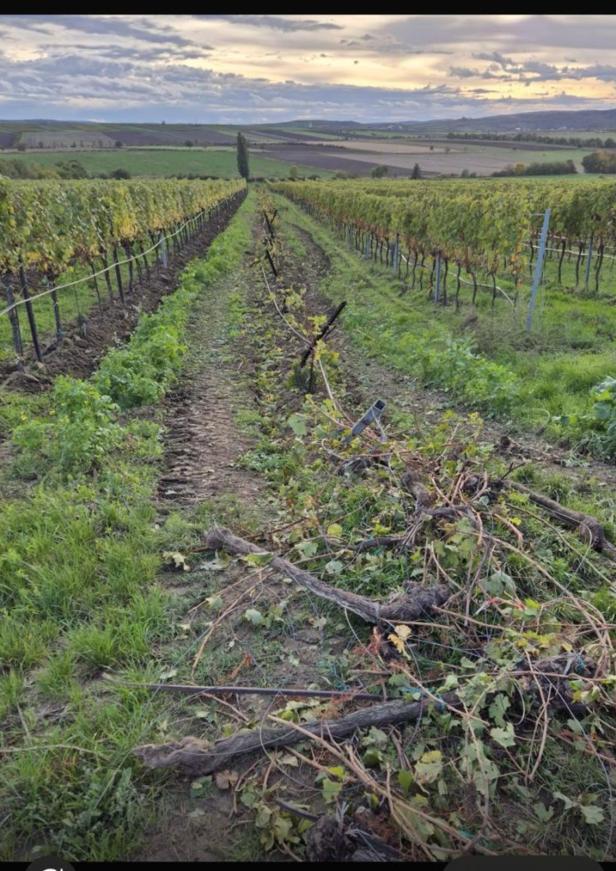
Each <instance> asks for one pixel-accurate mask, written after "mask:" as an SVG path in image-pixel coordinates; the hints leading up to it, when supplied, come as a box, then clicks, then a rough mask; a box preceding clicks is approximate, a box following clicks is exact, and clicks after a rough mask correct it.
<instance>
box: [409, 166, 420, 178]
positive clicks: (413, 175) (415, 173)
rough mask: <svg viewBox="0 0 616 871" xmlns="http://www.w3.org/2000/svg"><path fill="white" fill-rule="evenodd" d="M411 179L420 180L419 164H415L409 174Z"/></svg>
mask: <svg viewBox="0 0 616 871" xmlns="http://www.w3.org/2000/svg"><path fill="white" fill-rule="evenodd" d="M411 178H421V170H420V168H419V164H418V163H416V164H415V166H414V167H413V172H412V173H411Z"/></svg>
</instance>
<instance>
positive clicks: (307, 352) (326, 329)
mask: <svg viewBox="0 0 616 871" xmlns="http://www.w3.org/2000/svg"><path fill="white" fill-rule="evenodd" d="M345 306H346V300H345V301H344V302H341V303H340V305H339V306H338V308H337V309H336V311H335V312H334V313H333V314H332V315H330V317H329V319H328V321H327V323H326V324H325V326H324V327H323V328H322V329H321V330H320V332H319V333H318V335H316V336H315V337H314V339H313V340H312V341H311V343H310V345H309V346H308V347H307V348H306V350H305V351H304V353H303V354H302V359H301V362H300V364H299V366H300V369H303V368H304V366H305V365H306V361H307V360H308V357H309V356H310V355H311V353H312V352H313V350H314V348H315V346H316V344H317V342H320V341H321V339H323V338H325V336H326V335H327V333H328V332H329V331H330V330H331V328H332V326H333V325H334V321H335V320H336V318H337V317H338V315H339V314H340V312H341V311H342V310H343V309H344V307H345Z"/></svg>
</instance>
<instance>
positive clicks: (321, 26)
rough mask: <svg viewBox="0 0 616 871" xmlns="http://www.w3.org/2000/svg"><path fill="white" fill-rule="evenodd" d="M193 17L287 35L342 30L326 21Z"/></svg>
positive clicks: (255, 16) (269, 16)
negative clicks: (228, 22)
mask: <svg viewBox="0 0 616 871" xmlns="http://www.w3.org/2000/svg"><path fill="white" fill-rule="evenodd" d="M195 17H196V18H201V19H211V18H218V19H220V20H223V21H230V22H233V23H235V24H243V25H246V26H248V27H268V28H271V29H272V30H282V31H285V32H287V33H293V32H296V31H300V30H305V31H314V30H343V29H344V28H343V27H342V25H340V24H332V23H330V22H328V21H315V20H314V19H310V18H304V19H299V20H293V19H290V18H279V17H278V16H275V15H197V16H195Z"/></svg>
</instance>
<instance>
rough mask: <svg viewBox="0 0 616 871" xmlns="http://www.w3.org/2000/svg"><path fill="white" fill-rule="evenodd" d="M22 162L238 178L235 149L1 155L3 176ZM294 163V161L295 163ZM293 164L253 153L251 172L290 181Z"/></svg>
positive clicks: (308, 169)
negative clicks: (9, 164)
mask: <svg viewBox="0 0 616 871" xmlns="http://www.w3.org/2000/svg"><path fill="white" fill-rule="evenodd" d="M9 158H10V159H11V160H15V159H17V160H21V161H23V162H24V163H39V164H43V165H45V166H54V165H55V164H56V163H58V162H59V161H65V160H78V161H79V162H80V163H81V164H82V165H83V166H84V167H85V168H86V170H87V171H88V172H89V173H93V174H96V173H101V172H104V173H109V172H113V171H114V170H116V169H126V170H127V171H128V172H130V174H131V175H133V176H168V175H185V174H189V173H198V174H202V175H212V176H218V177H220V178H232V177H236V176H237V175H238V172H237V163H236V156H235V149H230V150H227V149H220V150H219V149H204V148H173V149H168V150H164V149H162V148H151V149H150V148H144V149H138V148H129V149H122V148H117V149H114V150H112V151H109V150H101V151H93V150H91V149H89V150H84V151H81V150H79V149H76V148H70V149H68V150H66V151H37V152H32V153H28V152H26V153H25V154H24V153H21V152H20V153H19V154H16V153H12V154H10V155H0V174H1V172H2V161H3V160H7V159H9ZM292 163H294V161H292ZM290 166H291V163H289V162H288V161H286V162H285V161H283V160H279V159H277V158H275V157H264V156H262V155H260V154H257V153H254V152H252V153H251V155H250V172H251V174H252V175H254V176H266V177H276V178H281V177H284V178H287V177H288V175H289V168H290ZM297 168H298V170H299V174H300V175H323V176H327V175H330V173H329V172H328V171H327V170H319V169H317V168H315V167H313V166H305V165H300V164H297Z"/></svg>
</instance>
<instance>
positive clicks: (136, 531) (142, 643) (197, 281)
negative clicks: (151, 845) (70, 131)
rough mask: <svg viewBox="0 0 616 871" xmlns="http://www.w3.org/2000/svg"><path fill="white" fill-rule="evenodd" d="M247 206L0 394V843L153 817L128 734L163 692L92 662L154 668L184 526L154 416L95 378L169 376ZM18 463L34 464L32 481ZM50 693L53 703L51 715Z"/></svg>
mask: <svg viewBox="0 0 616 871" xmlns="http://www.w3.org/2000/svg"><path fill="white" fill-rule="evenodd" d="M253 213H254V201H253V197H252V196H250V195H249V198H248V199H247V201H246V202H245V203H244V204H243V205H242V206H241V208H240V210H239V211H238V213H237V214H236V216H234V218H233V219H232V221H231V224H230V225H229V227H228V228H227V230H226V231H225V232H224V233H223V234H221V236H219V237H218V238H217V239H216V240H215V242H214V243H213V244H212V246H211V248H210V250H209V252H208V255H207V257H206V258H204V259H203V260H200V261H193V262H192V263H191V264H190V265H189V266H188V267H187V269H186V270H185V271H184V273H183V274H182V276H181V279H180V283H179V289H178V290H177V291H176V292H175V293H174V294H171V295H170V296H168V297H166V298H165V301H164V302H163V304H162V305H161V306H160V307H159V309H158V311H157V312H156V313H154V314H152V315H149V316H147V317H145V318H143V319H142V320H141V321H140V324H139V327H138V329H137V331H136V333H135V334H134V337H133V340H132V341H131V342H130V343H129V346H128V348H127V349H126V350H115V351H112V352H110V354H109V355H108V356H107V358H105V360H104V361H103V364H102V367H101V370H100V371H99V373H96V374H95V375H94V376H93V378H92V380H91V381H90V382H83V381H79V380H77V379H69V378H66V379H59V381H58V383H57V387H56V388H55V389H54V391H53V392H52V393H48V394H45V395H43V396H38V397H28V396H25V395H18V394H17V395H16V394H8V393H2V395H1V396H0V400H1V402H0V427H1V429H2V434H3V435H4V436H5V437H8V438H10V439H12V440H13V454H14V457H15V460H16V462H15V464H14V466H13V467H12V469H11V470H7V469H6V468H5V469H4V470H3V475H4V481H3V483H4V485H5V487H6V490H7V493H8V494H14V493H15V491H17V494H18V495H7V496H6V498H5V499H4V501H3V503H2V505H1V507H0V534H1V536H2V541H3V544H4V548H3V553H2V556H1V557H0V616H1V619H0V662H1V663H2V674H1V675H0V719H1V721H2V737H1V738H0V760H1V762H2V783H1V784H0V805H1V806H2V808H3V811H2V815H3V826H2V834H1V835H0V857H2V858H4V859H14V858H16V857H23V858H26V857H31V856H32V855H33V854H34V853H35V852H38V853H41V852H42V853H49V852H51V851H54V852H57V853H59V854H60V855H63V856H65V857H66V858H67V859H69V860H84V859H88V858H90V859H91V858H95V859H97V860H112V859H117V858H119V857H121V856H125V855H127V853H129V852H130V851H131V850H134V848H135V845H136V843H137V841H138V838H139V836H140V833H141V831H142V830H143V827H144V826H145V825H146V824H147V823H148V821H149V820H151V818H152V809H153V801H154V798H155V795H156V790H157V788H158V786H159V785H160V784H161V782H162V780H163V778H161V777H157V776H154V777H152V776H148V777H144V776H143V772H142V769H141V767H140V765H139V764H138V763H137V761H136V760H135V759H134V757H133V756H132V750H133V748H134V747H135V746H136V745H138V744H140V743H143V742H145V741H148V740H155V739H156V738H157V737H158V738H160V737H161V736H162V735H164V728H165V726H164V723H165V719H166V717H168V711H169V705H168V703H167V701H165V700H163V701H161V700H160V699H159V698H158V697H154V696H152V695H151V694H148V693H145V692H143V691H140V690H133V689H130V688H121V687H114V686H113V685H112V684H111V683H109V682H107V681H105V680H102V679H101V678H103V677H104V673H105V672H106V671H107V670H110V669H111V670H112V671H113V672H114V675H116V676H119V677H120V679H121V680H124V681H140V682H143V681H144V680H152V679H156V678H157V677H158V675H159V674H160V671H161V670H162V668H163V666H164V665H165V664H166V665H167V667H168V665H169V662H170V660H171V661H172V660H173V657H174V656H176V655H177V653H174V649H173V646H172V645H171V642H172V641H173V639H174V638H176V637H179V636H178V632H179V630H178V628H177V625H176V624H177V620H176V617H177V616H178V615H177V614H176V605H175V604H174V600H173V597H172V596H171V595H170V594H169V593H168V592H167V591H166V590H165V589H164V588H163V587H162V586H161V585H160V583H159V582H158V580H157V576H158V572H159V569H160V565H161V558H160V553H161V550H164V549H165V547H169V546H173V547H177V546H178V539H180V541H181V540H182V537H181V536H179V535H178V530H180V532H181V531H182V530H184V533H183V537H184V539H185V538H186V531H185V529H184V527H183V525H182V524H178V522H177V519H176V518H174V516H173V515H171V516H170V518H169V520H168V523H167V524H166V525H163V526H160V524H158V523H156V519H157V518H156V510H155V505H154V502H153V495H154V492H155V486H156V480H157V466H156V460H157V458H158V457H159V455H160V451H161V446H160V428H159V426H158V424H157V423H156V422H155V421H151V420H147V419H143V415H141V416H139V415H138V416H137V417H136V418H134V419H131V417H130V415H129V416H126V415H125V414H122V415H121V414H120V412H119V409H118V408H117V407H115V408H114V407H113V406H109V402H108V400H106V399H105V398H104V397H103V396H102V395H101V394H100V393H99V390H98V387H102V386H104V387H105V388H109V387H111V388H112V392H113V395H114V399H115V400H116V402H117V403H118V405H120V406H123V407H125V408H127V407H134V406H143V405H144V404H146V403H147V402H149V401H152V397H153V396H160V394H161V393H162V390H164V389H165V388H166V387H168V386H169V384H170V383H172V380H173V378H174V377H175V376H176V375H177V372H178V371H179V363H180V362H181V357H182V355H183V353H184V347H183V344H182V340H183V333H184V331H185V327H186V321H187V316H188V312H189V310H190V305H191V302H194V300H196V299H197V298H198V297H199V296H200V295H202V294H204V293H211V292H215V288H216V283H217V282H218V281H219V280H220V279H221V278H222V277H224V276H225V275H227V274H228V273H229V272H231V271H232V270H233V269H234V268H235V267H236V266H237V263H238V260H239V259H240V258H241V257H242V255H243V253H244V252H245V250H246V247H247V246H248V245H249V244H250V222H251V220H252V215H253ZM161 332H162V333H164V334H165V336H166V339H165V341H166V346H165V347H166V349H167V350H166V352H165V354H163V355H162V356H161V355H160V353H159V351H160V347H161V346H160V344H159V340H160V336H161ZM171 351H172V352H173V353H171V354H170V353H168V352H171ZM131 352H134V356H132V357H130V356H129V357H127V354H128V355H130V353H131ZM178 355H179V356H178ZM145 364H147V365H145ZM144 366H145V368H144ZM120 369H121V371H122V379H119V378H117V377H114V376H117V375H118V373H119V371H120ZM148 380H151V381H153V382H155V384H156V385H157V389H156V390H154V391H153V390H150V389H146V387H147V383H146V382H147V381H148ZM122 385H124V390H126V391H128V392H126V393H125V392H123V389H122ZM71 432H72V435H70V434H69V433H71ZM41 436H43V437H42V438H41ZM20 470H21V471H22V474H24V473H25V474H27V475H28V477H29V478H30V479H32V477H33V476H34V481H33V482H32V483H31V484H30V486H28V484H27V483H26V482H25V481H24V480H20V479H19V477H18V476H19V473H20ZM50 703H52V704H53V706H54V707H53V708H52V711H56V713H57V712H58V711H60V713H59V715H57V716H51V717H50V718H48V719H47V718H46V717H47V715H46V714H45V710H46V709H47V708H48V707H49V704H50Z"/></svg>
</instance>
